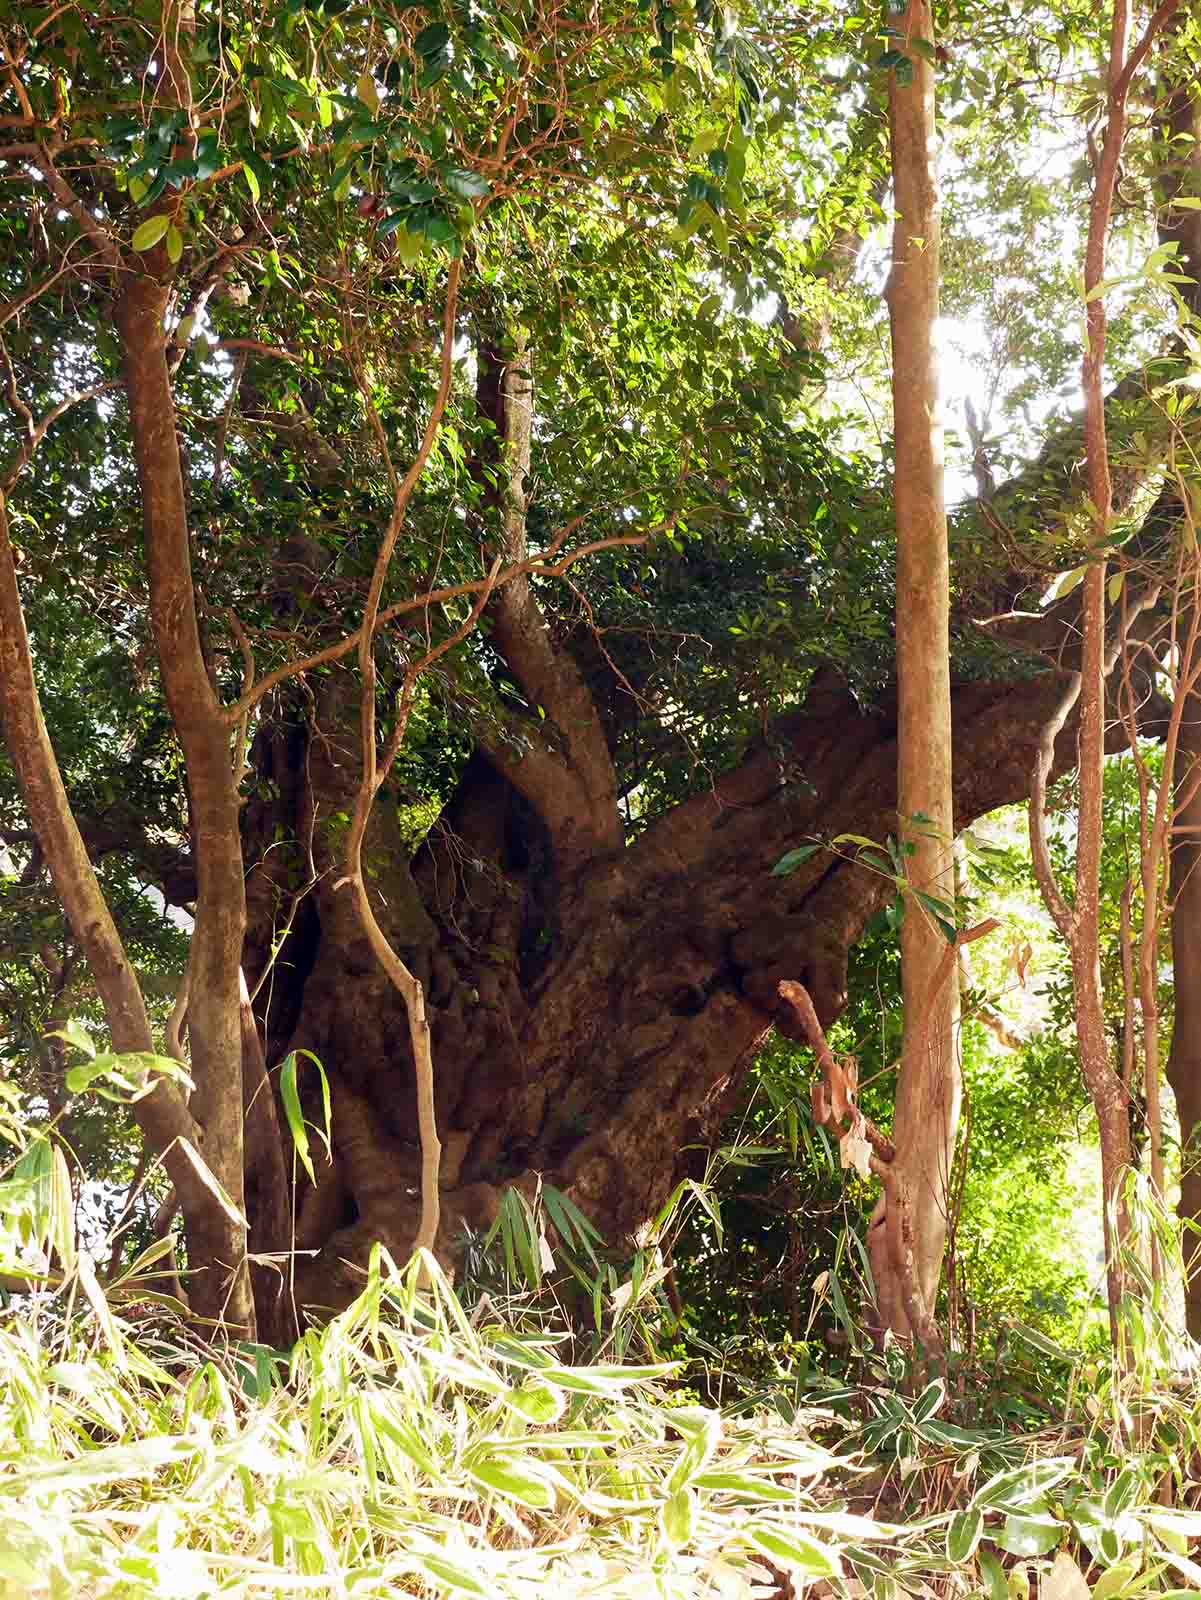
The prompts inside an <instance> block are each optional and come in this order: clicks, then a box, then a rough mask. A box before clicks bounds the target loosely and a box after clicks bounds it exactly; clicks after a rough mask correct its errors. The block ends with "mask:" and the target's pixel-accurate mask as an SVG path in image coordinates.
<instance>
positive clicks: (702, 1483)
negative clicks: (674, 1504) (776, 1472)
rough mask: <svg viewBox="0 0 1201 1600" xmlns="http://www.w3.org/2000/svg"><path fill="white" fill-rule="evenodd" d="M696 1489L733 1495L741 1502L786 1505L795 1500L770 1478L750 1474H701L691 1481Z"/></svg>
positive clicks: (793, 1493) (793, 1496) (793, 1495)
mask: <svg viewBox="0 0 1201 1600" xmlns="http://www.w3.org/2000/svg"><path fill="white" fill-rule="evenodd" d="M693 1482H694V1483H695V1484H696V1487H697V1488H698V1489H708V1490H709V1491H710V1492H711V1493H713V1494H735V1495H737V1496H738V1497H739V1499H743V1500H766V1501H771V1502H779V1503H782V1504H787V1503H788V1502H790V1501H792V1500H795V1499H796V1493H795V1491H794V1490H792V1489H788V1488H785V1486H784V1485H783V1484H782V1483H773V1482H772V1481H771V1479H770V1478H757V1477H755V1475H754V1474H753V1473H750V1472H726V1471H718V1472H701V1473H698V1474H697V1476H696V1477H695V1478H694V1479H693Z"/></svg>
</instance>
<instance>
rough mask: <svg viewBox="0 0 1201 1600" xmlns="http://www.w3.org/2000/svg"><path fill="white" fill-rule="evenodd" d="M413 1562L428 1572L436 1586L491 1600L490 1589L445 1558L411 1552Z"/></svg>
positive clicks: (432, 1554) (436, 1554)
mask: <svg viewBox="0 0 1201 1600" xmlns="http://www.w3.org/2000/svg"><path fill="white" fill-rule="evenodd" d="M413 1561H414V1563H415V1565H417V1566H419V1567H422V1568H423V1569H424V1570H425V1571H426V1572H428V1573H429V1574H430V1576H431V1577H432V1578H433V1579H434V1580H435V1582H436V1583H437V1584H439V1585H441V1584H449V1585H450V1587H451V1588H452V1589H461V1590H462V1592H463V1593H464V1594H475V1595H480V1596H482V1597H483V1600H491V1596H492V1590H491V1589H489V1588H487V1587H486V1585H484V1584H482V1583H481V1582H480V1580H479V1579H478V1578H477V1577H476V1576H475V1574H474V1573H472V1572H468V1570H467V1568H466V1567H461V1566H459V1565H458V1563H457V1562H455V1561H451V1560H449V1559H448V1558H447V1557H446V1556H444V1555H441V1554H440V1553H438V1552H435V1551H433V1550H416V1551H414V1552H413Z"/></svg>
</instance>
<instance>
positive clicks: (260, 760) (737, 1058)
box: [245, 674, 1071, 1305]
mask: <svg viewBox="0 0 1201 1600" xmlns="http://www.w3.org/2000/svg"><path fill="white" fill-rule="evenodd" d="M1061 692H1062V677H1061V676H1060V675H1047V676H1046V677H1045V678H1038V679H1035V680H1031V681H1026V682H1024V683H1022V684H1020V685H997V684H992V685H986V684H979V683H977V684H971V685H966V686H964V687H962V688H961V689H959V690H958V691H957V692H956V696H955V712H956V734H957V740H958V752H959V760H958V766H957V770H958V771H959V772H960V773H961V774H962V776H961V778H960V780H959V782H958V784H957V789H956V797H955V798H956V808H957V810H956V824H957V825H958V826H962V825H964V824H966V822H968V821H969V820H970V819H971V818H972V817H975V816H978V815H980V814H981V812H983V811H987V810H990V809H992V808H993V807H994V806H996V805H1000V804H1004V803H1006V802H1009V801H1012V800H1016V799H1019V798H1020V797H1021V796H1022V795H1023V794H1024V793H1025V791H1026V786H1027V781H1028V773H1029V769H1030V766H1031V764H1032V762H1033V757H1034V747H1035V743H1036V741H1037V736H1038V731H1039V728H1040V727H1041V724H1042V722H1043V721H1044V720H1045V719H1046V717H1047V716H1048V714H1049V712H1050V709H1051V707H1052V706H1053V704H1054V703H1055V701H1056V699H1057V698H1058V696H1059V694H1060V693H1061ZM356 713H357V694H356V690H355V685H354V682H353V680H352V679H351V678H350V677H349V675H347V676H346V677H345V678H344V679H342V680H340V679H339V675H338V674H331V675H330V676H329V677H327V678H326V679H323V680H321V685H320V688H319V697H318V700H317V705H316V719H317V728H316V730H313V729H311V728H310V727H309V725H308V723H307V721H306V720H305V719H304V718H303V717H302V716H300V715H299V714H295V715H294V716H292V717H291V718H289V716H288V715H287V714H286V711H285V710H284V709H282V708H281V709H280V710H279V712H278V714H277V715H276V716H275V718H274V719H273V720H272V722H271V723H270V725H269V726H266V727H264V729H263V731H262V732H261V734H260V736H259V738H258V741H257V743H256V746H255V751H254V759H255V763H256V767H257V770H258V773H259V778H260V782H259V784H258V785H257V798H256V799H254V800H252V801H251V803H250V805H249V806H248V808H247V813H248V814H247V818H246V828H245V837H246V847H247V859H248V864H249V868H250V870H249V878H248V904H249V932H248V941H247V950H246V958H245V959H246V965H247V972H248V977H249V979H250V982H251V985H252V987H253V986H254V984H255V982H256V980H257V978H258V976H259V975H260V974H261V973H262V971H263V968H264V965H265V964H266V963H267V962H268V960H269V959H270V952H271V949H272V944H273V941H274V940H275V939H276V938H277V936H278V934H279V931H280V929H281V928H282V927H283V926H284V924H285V922H286V921H287V917H288V914H289V911H290V910H291V909H292V905H293V899H294V896H295V894H296V891H297V889H298V888H299V887H300V886H302V885H303V884H304V883H306V882H307V881H308V879H309V877H310V876H313V875H314V874H313V872H312V870H311V869H313V868H315V876H316V878H317V885H316V887H315V888H314V889H313V890H312V892H311V893H310V894H308V895H307V896H305V897H304V898H303V899H302V900H301V901H300V903H299V905H298V906H297V908H296V910H295V915H294V916H293V919H292V923H291V932H290V933H289V935H288V937H287V938H286V940H285V941H284V944H283V947H282V949H281V951H280V954H279V958H278V962H277V964H276V965H275V967H274V968H273V969H272V972H271V974H270V976H269V977H268V980H267V982H266V983H265V984H264V985H263V988H262V991H261V993H260V997H259V1008H260V1013H261V1015H262V1017H263V1020H264V1025H265V1035H266V1047H267V1059H268V1064H269V1065H270V1066H274V1065H276V1064H277V1063H278V1062H279V1061H280V1060H281V1059H282V1057H283V1056H284V1055H285V1054H286V1052H287V1051H288V1050H289V1049H293V1048H305V1049H309V1050H312V1051H313V1053H314V1054H315V1055H316V1056H317V1057H318V1058H319V1059H320V1060H321V1062H322V1063H323V1065H324V1067H325V1069H326V1071H327V1073H328V1075H329V1078H330V1082H331V1087H332V1093H333V1130H332V1132H333V1159H332V1161H331V1162H329V1163H327V1164H326V1165H325V1166H324V1167H322V1168H320V1169H319V1182H318V1185H317V1187H316V1188H312V1187H310V1186H309V1185H308V1183H307V1181H306V1180H302V1193H301V1195H300V1198H299V1234H298V1239H297V1244H298V1246H299V1248H300V1249H302V1250H313V1251H316V1252H318V1254H317V1255H316V1256H315V1257H312V1258H301V1260H300V1261H299V1262H298V1265H297V1271H296V1293H297V1298H298V1300H299V1301H300V1303H301V1304H306V1303H307V1304H320V1305H340V1304H343V1303H345V1301H346V1300H347V1299H348V1298H349V1297H350V1295H352V1294H353V1293H354V1292H355V1290H356V1288H357V1286H358V1284H359V1283H360V1282H361V1277H360V1273H361V1269H362V1267H363V1265H364V1263H365V1260H366V1252H367V1248H368V1246H369V1244H370V1242H371V1240H372V1239H374V1238H379V1239H382V1240H383V1241H384V1242H385V1243H386V1244H387V1245H388V1246H389V1247H390V1248H391V1249H392V1250H393V1251H394V1252H395V1253H396V1254H398V1255H401V1256H403V1255H404V1254H405V1252H407V1250H408V1248H409V1246H410V1245H411V1243H412V1240H413V1237H414V1235H415V1233H416V1228H417V1222H418V1213H419V1203H418V1201H419V1197H418V1185H419V1181H420V1148H419V1141H418V1137H417V1113H416V1101H415V1095H414V1086H413V1071H412V1061H411V1058H410V1053H409V1044H408V1026H407V1021H406V1018H405V1015H404V1009H403V1006H402V1004H401V1002H400V999H399V996H398V995H397V994H396V992H395V991H394V990H393V989H392V987H391V985H390V984H389V982H388V980H387V978H386V977H385V975H384V973H383V971H382V969H381V968H380V967H379V966H378V964H377V963H376V962H375V960H374V957H373V956H372V954H371V951H370V949H369V948H368V946H367V943H366V940H365V938H364V937H363V934H362V932H361V929H360V927H359V924H358V921H357V918H356V917H355V916H354V914H353V909H352V908H351V907H350V906H349V904H348V903H347V901H346V897H345V896H344V895H341V894H338V893H336V892H335V891H334V889H333V883H334V882H335V881H336V874H337V867H338V862H339V859H340V840H339V836H338V825H337V822H336V819H337V817H338V814H339V813H345V812H346V810H347V800H348V798H349V797H350V796H351V795H353V793H354V792H355V789H356V787H357V775H356V767H355V760H356V754H355V752H356V745H357V734H356ZM1070 744H1071V740H1070V735H1068V736H1065V740H1064V745H1063V748H1064V750H1065V753H1068V754H1070ZM896 758H897V751H896V724H895V717H892V716H890V715H888V714H880V715H864V714H863V713H861V712H859V711H858V710H857V709H856V708H855V706H854V704H853V703H852V702H851V701H850V699H849V698H847V697H843V696H842V695H841V694H839V693H837V692H832V691H818V692H815V693H814V695H813V696H812V697H811V699H810V702H809V704H808V705H807V706H806V707H805V708H804V710H803V711H802V712H800V713H797V714H796V715H795V716H793V717H792V718H790V719H789V720H787V721H786V722H785V723H783V724H781V726H780V727H779V728H778V729H777V730H776V731H775V736H774V737H773V739H772V740H771V742H770V744H768V743H765V744H764V745H763V746H762V747H760V748H759V749H757V750H754V751H752V752H751V753H750V755H748V757H747V758H746V760H745V761H744V762H743V763H742V764H741V765H740V766H739V767H738V768H737V769H736V770H734V771H733V772H731V773H729V774H728V775H727V776H726V777H725V778H723V779H721V780H720V781H719V782H718V783H717V785H716V786H715V788H714V789H713V790H712V791H710V792H706V793H705V794H702V795H697V796H696V797H694V798H693V799H691V800H689V801H687V802H685V803H684V804H683V805H681V806H678V807H676V808H675V809H674V810H673V811H672V812H669V813H668V814H666V815H665V816H663V817H662V818H660V819H659V820H658V821H657V822H656V823H655V824H653V825H652V826H651V827H650V828H649V829H648V830H647V831H646V833H645V834H643V835H642V837H641V838H640V839H638V840H637V841H636V842H635V843H634V844H633V845H631V846H630V847H629V848H628V849H627V850H626V851H624V852H623V853H622V854H620V855H618V856H613V855H606V856H604V857H603V858H601V859H599V860H598V861H597V862H596V864H595V865H594V866H593V867H590V868H586V869H584V870H583V871H582V872H580V873H578V874H576V875H575V876H573V877H563V876H560V875H558V874H557V872H556V868H555V865H554V861H553V856H552V853H551V851H550V849H549V845H548V843H547V840H546V837H545V832H544V829H543V825H542V823H541V822H540V820H539V819H538V818H536V817H535V816H534V814H533V813H532V811H531V809H530V807H529V805H528V803H527V802H526V800H525V799H524V797H523V796H522V795H521V794H519V793H518V791H517V789H516V788H515V787H513V786H511V785H510V784H509V783H508V782H507V781H506V780H505V779H504V778H502V777H501V776H500V775H499V774H498V773H497V772H496V769H495V768H494V767H493V766H492V765H491V763H490V762H489V761H487V760H486V759H485V758H484V757H482V756H476V757H474V758H473V759H472V760H471V761H470V762H469V763H468V766H467V768H466V770H465V772H464V775H463V779H462V782H461V784H460V787H459V791H458V793H457V794H456V796H455V798H454V801H453V802H452V804H451V805H450V806H449V807H448V808H447V812H446V814H445V816H444V817H443V819H442V820H441V822H440V823H439V824H438V825H437V826H436V827H435V829H434V830H433V832H432V833H431V835H430V837H429V839H428V840H427V841H426V843H425V845H424V846H423V847H422V849H421V850H420V851H419V852H418V853H417V856H416V858H415V859H414V860H413V861H412V862H410V860H409V858H408V854H407V852H406V851H405V849H404V846H403V841H402V839H401V836H400V832H399V828H398V825H397V820H396V813H395V808H394V806H393V805H390V804H389V803H388V796H387V794H386V792H385V793H384V794H381V796H380V800H379V803H378V804H377V805H376V808H375V811H374V813H373V816H372V820H371V825H370V829H369V833H368V838H367V840H366V844H365V849H364V859H365V861H366V863H367V865H368V872H367V880H368V887H369V890H370V893H371V894H372V897H373V904H374V907H375V911H376V915H377V916H378V917H379V919H380V921H381V924H382V925H383V926H384V928H385V931H386V932H387V933H388V936H389V938H390V940H391V941H392V943H393V945H394V947H395V948H396V949H397V950H398V952H399V953H400V955H401V957H402V959H403V960H404V961H405V962H406V964H407V965H408V966H409V968H410V970H412V971H413V972H414V973H415V974H416V975H417V976H418V977H419V978H420V980H421V982H422V983H423V984H424V986H425V991H426V994H427V996H428V1004H429V1015H430V1022H431V1027H432V1032H433V1057H434V1065H435V1084H436V1094H437V1116H438V1126H439V1130H440V1133H441V1137H442V1142H443V1146H444V1155H443V1163H442V1188H443V1192H442V1230H441V1235H440V1239H439V1248H440V1249H441V1250H442V1251H443V1252H445V1253H446V1254H447V1255H448V1256H449V1255H453V1253H454V1246H455V1240H456V1238H457V1237H458V1236H459V1235H460V1234H461V1230H462V1228H463V1225H464V1224H465V1223H466V1224H468V1225H470V1226H472V1227H477V1228H478V1227H481V1226H484V1225H486V1224H487V1222H488V1221H490V1219H491V1218H492V1217H493V1216H494V1215H495V1210H496V1205H497V1203H498V1200H499V1197H500V1193H501V1191H502V1190H503V1188H504V1187H505V1185H507V1184H510V1183H519V1182H523V1181H528V1180H529V1179H530V1178H531V1175H532V1174H533V1173H535V1172H542V1173H544V1174H545V1175H546V1177H547V1179H548V1180H549V1181H551V1182H554V1183H556V1184H558V1185H560V1186H561V1187H564V1188H566V1189H568V1190H569V1191H570V1192H571V1193H572V1195H573V1196H574V1198H575V1199H576V1200H577V1201H578V1202H579V1204H580V1205H581V1206H582V1207H583V1208H584V1209H585V1210H586V1211H587V1212H588V1213H589V1214H591V1215H592V1216H593V1217H594V1218H595V1220H596V1222H597V1223H598V1225H599V1226H600V1227H601V1228H602V1230H603V1231H604V1232H605V1233H606V1234H607V1235H608V1237H610V1238H611V1239H612V1240H614V1242H619V1241H621V1240H622V1239H623V1238H625V1237H627V1236H629V1235H631V1234H633V1233H634V1232H635V1231H636V1229H637V1228H638V1227H639V1225H640V1224H641V1223H642V1222H644V1221H645V1219H646V1217H647V1216H648V1215H650V1214H652V1213H653V1211H654V1210H655V1208H656V1207H657V1206H658V1205H659V1204H660V1203H661V1202H662V1201H663V1199H664V1198H665V1197H666V1194H667V1193H668V1191H669V1189H670V1186H671V1183H672V1181H673V1173H674V1170H675V1163H676V1160H677V1157H678V1153H679V1151H680V1149H681V1148H682V1146H683V1145H684V1144H686V1143H687V1142H689V1139H690V1138H691V1137H692V1136H693V1135H694V1133H695V1130H696V1127H697V1123H698V1119H699V1120H700V1122H701V1124H702V1125H703V1124H704V1123H705V1120H706V1116H707V1115H708V1117H709V1118H710V1120H712V1117H713V1116H714V1114H715V1111H716V1108H717V1107H718V1106H719V1105H720V1101H721V1093H722V1091H723V1089H725V1088H727V1087H728V1086H729V1084H730V1081H731V1077H732V1075H733V1074H735V1073H737V1072H738V1071H740V1070H741V1068H742V1066H743V1064H744V1063H745V1061H746V1060H747V1058H748V1052H749V1050H750V1047H751V1046H753V1045H754V1044H755V1042H756V1041H757V1040H758V1039H759V1038H760V1037H761V1035H762V1034H763V1033H764V1031H765V1030H766V1029H767V1028H768V1027H770V1026H771V1025H772V1024H773V1023H776V1022H778V1023H780V1024H781V1025H783V1026H788V1025H789V1019H788V1018H787V1017H784V1016H782V1015H781V1014H780V1010H779V1007H780V1002H779V999H778V995H777V985H778V983H779V982H780V980H781V978H794V979H800V980H802V981H803V982H804V983H805V984H806V986H807V987H808V988H809V990H810V992H811V993H812V995H813V997H814V1000H815V1003H816V1006H817V1009H818V1013H819V1015H820V1016H821V1018H822V1021H823V1022H824V1023H827V1024H828V1023H829V1022H830V1021H831V1020H832V1019H833V1018H834V1017H835V1016H836V1015H837V1013H838V1011H839V1009H840V1007H841V1005H842V1003H843V999H844V992H843V991H844V983H845V967H846V960H847V954H848V952H849V950H850V948H851V946H852V944H853V943H854V941H855V939H856V938H857V937H858V935H859V933H860V932H861V930H862V928H863V925H864V923H865V922H866V921H867V919H868V918H869V917H870V916H871V915H872V914H873V912H874V911H876V910H877V909H878V907H879V905H880V903H881V895H882V889H881V880H880V878H879V877H878V876H877V875H875V874H872V873H870V872H866V871H862V870H860V869H857V868H855V867H852V866H849V865H847V864H845V863H843V862H841V861H839V860H837V859H836V858H834V857H832V856H829V855H825V854H824V853H820V854H819V855H817V856H815V857H813V858H812V860H811V861H810V862H807V863H806V864H805V866H804V867H803V868H802V869H801V870H800V871H798V872H797V873H795V874H794V875H793V876H792V877H789V878H784V879H778V878H773V877H772V876H771V868H772V866H773V865H774V864H775V862H776V861H777V860H778V859H779V857H780V856H781V855H782V854H783V852H784V851H785V850H786V849H788V848H789V847H790V846H791V845H794V844H795V843H796V842H797V841H798V840H799V839H801V838H804V837H806V836H814V835H816V836H829V835H831V834H834V833H837V832H841V831H853V832H859V833H864V834H867V835H869V836H873V837H880V838H883V837H884V835H885V834H886V833H888V832H889V831H890V829H893V828H895V810H896V799H895V796H896V789H895V775H896ZM279 829H283V830H284V831H283V834H280V833H279V832H278V831H277V830H279ZM281 838H285V839H286V840H288V841H290V843H284V844H281V843H280V842H279V841H280V839H281ZM310 843H311V850H312V857H313V859H312V863H311V867H310V863H309V859H308V858H309V850H310ZM301 1077H302V1085H303V1092H304V1093H305V1094H306V1095H308V1096H311V1097H312V1099H311V1110H312V1112H313V1114H314V1115H316V1113H317V1106H318V1101H317V1099H316V1088H317V1081H316V1074H315V1073H312V1072H309V1073H308V1074H307V1075H306V1073H305V1071H304V1069H303V1067H302V1073H301Z"/></svg>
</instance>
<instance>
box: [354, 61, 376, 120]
mask: <svg viewBox="0 0 1201 1600" xmlns="http://www.w3.org/2000/svg"><path fill="white" fill-rule="evenodd" d="M354 92H355V93H356V94H357V95H358V97H359V99H360V100H361V101H362V102H363V104H364V105H365V106H366V107H367V109H368V111H370V113H371V115H372V116H373V117H374V116H375V115H376V113H377V112H378V111H379V108H380V98H379V90H378V89H377V88H376V86H375V79H374V78H373V77H372V76H371V74H370V73H369V72H364V73H363V74H362V76H361V77H360V78H359V81H358V83H356V84H355V86H354Z"/></svg>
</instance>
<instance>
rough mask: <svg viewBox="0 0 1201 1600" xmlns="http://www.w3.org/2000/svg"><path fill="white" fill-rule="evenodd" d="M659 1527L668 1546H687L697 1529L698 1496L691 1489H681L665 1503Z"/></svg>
mask: <svg viewBox="0 0 1201 1600" xmlns="http://www.w3.org/2000/svg"><path fill="white" fill-rule="evenodd" d="M659 1525H660V1527H661V1528H662V1529H663V1537H664V1538H665V1539H666V1540H667V1542H668V1544H671V1545H675V1546H676V1547H677V1548H678V1547H679V1546H680V1545H683V1544H687V1543H688V1542H689V1540H690V1539H691V1538H692V1535H693V1532H694V1531H695V1528H696V1496H695V1494H694V1493H693V1492H692V1490H691V1489H679V1490H677V1491H676V1493H675V1494H673V1495H672V1496H671V1497H670V1499H668V1500H665V1501H664V1502H663V1509H662V1511H661V1512H660V1517H659Z"/></svg>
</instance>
